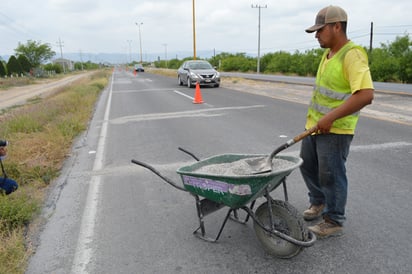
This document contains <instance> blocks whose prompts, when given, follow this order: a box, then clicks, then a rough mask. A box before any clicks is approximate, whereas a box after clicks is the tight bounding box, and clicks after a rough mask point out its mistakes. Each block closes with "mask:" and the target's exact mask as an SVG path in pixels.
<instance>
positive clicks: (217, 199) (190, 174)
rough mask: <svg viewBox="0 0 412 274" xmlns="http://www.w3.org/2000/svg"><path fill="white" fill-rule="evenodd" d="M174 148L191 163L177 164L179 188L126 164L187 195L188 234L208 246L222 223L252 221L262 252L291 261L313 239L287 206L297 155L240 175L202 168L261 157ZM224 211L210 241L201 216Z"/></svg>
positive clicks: (223, 225) (169, 181) (297, 162)
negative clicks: (192, 212)
mask: <svg viewBox="0 0 412 274" xmlns="http://www.w3.org/2000/svg"><path fill="white" fill-rule="evenodd" d="M179 150H181V151H183V152H185V153H187V154H189V155H190V156H192V157H193V158H194V159H195V160H196V161H197V162H195V163H194V164H191V165H187V166H183V167H181V168H179V169H178V170H177V171H176V172H177V173H178V174H179V175H180V177H181V179H182V183H183V187H182V186H181V185H179V184H176V183H175V182H173V181H172V180H170V179H169V178H167V177H165V176H164V175H162V174H161V173H160V172H159V171H158V170H156V169H155V168H154V167H153V166H151V165H149V164H147V163H144V162H141V161H138V160H134V159H133V160H132V163H134V164H137V165H140V166H142V167H145V168H147V169H149V170H150V171H152V172H153V173H155V174H156V175H158V176H159V177H160V178H162V179H163V180H164V181H165V182H167V183H168V184H170V185H172V186H173V187H175V188H177V189H179V190H182V191H186V192H189V194H191V195H192V196H194V198H195V202H196V210H197V216H198V219H199V227H198V228H197V229H196V230H195V231H194V232H193V234H194V235H196V236H197V237H199V238H200V239H202V240H205V241H208V242H216V241H218V239H219V237H220V235H221V233H222V231H223V228H224V227H225V225H226V223H227V221H228V219H231V220H234V221H236V222H238V223H242V224H246V223H247V222H248V220H249V219H250V218H252V219H253V227H254V230H255V234H256V237H257V239H258V241H259V242H260V244H261V245H262V246H263V249H264V250H265V251H266V252H267V253H269V254H270V255H272V256H275V257H278V258H292V257H294V256H296V255H297V254H299V253H300V251H301V250H302V249H303V248H304V247H309V246H312V245H313V244H314V243H315V241H316V236H315V234H313V233H312V232H311V231H310V230H308V229H306V226H305V224H304V221H303V218H302V217H301V216H300V215H299V214H298V211H297V210H296V209H295V208H294V207H293V206H292V205H291V204H290V203H289V202H288V192H287V187H286V177H287V176H288V175H289V174H290V173H291V172H292V171H293V170H294V169H296V168H297V167H299V166H300V165H301V164H302V162H303V160H302V159H301V158H298V157H293V156H286V155H278V156H276V157H275V160H276V159H278V160H282V161H287V162H288V163H289V164H288V165H287V166H284V167H280V168H276V167H274V169H273V170H271V171H270V172H267V173H261V174H250V173H248V172H246V174H244V175H242V174H241V175H238V174H221V173H213V172H205V168H207V167H213V166H219V165H224V166H230V165H232V164H233V165H235V163H239V162H241V161H245V160H247V159H248V160H250V159H254V158H256V157H262V156H265V155H257V154H221V155H216V156H212V157H209V158H206V159H204V160H199V159H198V158H197V157H196V156H195V155H194V154H193V153H191V152H189V151H187V150H185V149H183V148H180V147H179ZM280 185H282V186H283V194H284V200H274V199H273V198H272V197H271V196H270V192H271V191H273V190H274V189H276V188H277V187H278V186H280ZM262 197H263V198H265V202H263V203H262V204H260V205H259V206H258V208H257V209H256V210H254V207H255V205H256V201H257V199H258V198H262ZM224 207H228V208H229V209H228V211H227V214H226V216H225V218H224V220H223V223H222V225H221V226H220V229H219V231H218V233H217V235H216V236H215V237H210V236H209V235H208V234H207V233H206V227H205V222H204V218H205V217H206V216H207V215H209V214H211V213H213V212H216V211H217V210H219V209H222V208H224ZM239 210H243V211H244V212H245V213H246V217H245V218H244V219H243V220H241V219H240V218H239V214H238V211H239Z"/></svg>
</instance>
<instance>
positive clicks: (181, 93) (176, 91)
mask: <svg viewBox="0 0 412 274" xmlns="http://www.w3.org/2000/svg"><path fill="white" fill-rule="evenodd" d="M173 92H175V93H177V94H179V95H182V96H184V97H186V98H189V99H190V100H194V99H195V98H194V97H191V96H189V95H187V94H184V93H183V92H180V91H178V90H174V91H173Z"/></svg>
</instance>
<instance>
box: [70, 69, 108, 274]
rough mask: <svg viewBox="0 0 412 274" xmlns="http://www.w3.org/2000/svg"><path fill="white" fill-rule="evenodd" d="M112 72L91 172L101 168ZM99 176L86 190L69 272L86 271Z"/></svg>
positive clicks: (96, 203) (96, 204)
mask: <svg viewBox="0 0 412 274" xmlns="http://www.w3.org/2000/svg"><path fill="white" fill-rule="evenodd" d="M113 81H114V74H112V80H111V85H110V90H109V97H108V100H107V104H106V110H105V113H104V119H103V123H102V127H101V130H100V135H99V136H100V137H99V141H98V145H97V150H96V158H95V160H94V164H93V172H98V171H100V170H101V169H102V168H103V157H104V148H105V143H106V136H107V127H108V124H109V115H110V105H111V101H112V91H113ZM100 183H101V176H100V175H94V176H92V178H91V180H90V184H89V189H88V192H87V199H86V204H85V207H84V211H83V217H82V221H81V225H80V232H79V237H78V240H77V246H76V251H75V254H74V260H73V265H72V269H71V272H72V273H76V274H77V273H87V271H86V267H87V265H88V263H89V262H90V261H91V258H92V251H93V250H92V246H91V243H92V242H93V238H94V227H95V222H96V214H97V208H98V202H99V192H100Z"/></svg>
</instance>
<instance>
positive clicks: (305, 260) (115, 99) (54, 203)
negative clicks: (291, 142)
mask: <svg viewBox="0 0 412 274" xmlns="http://www.w3.org/2000/svg"><path fill="white" fill-rule="evenodd" d="M201 91H202V97H203V100H204V102H205V103H204V104H193V103H192V101H193V95H194V89H188V88H186V87H179V86H177V85H176V81H175V79H171V78H167V77H162V76H159V75H154V74H149V73H139V74H138V75H136V76H135V75H133V74H132V73H129V72H125V71H118V70H116V71H115V73H114V76H113V79H112V82H111V85H110V87H109V88H108V89H107V90H106V91H105V92H104V93H103V95H102V97H101V100H100V101H99V104H98V106H97V109H96V113H95V115H94V117H93V120H92V121H91V124H90V128H89V130H88V131H87V132H86V133H85V136H83V138H81V139H80V140H79V142H78V144H77V145H76V146H75V147H74V151H73V157H71V158H70V159H69V160H68V163H67V164H66V165H65V168H64V170H63V172H62V175H61V178H59V180H58V182H56V183H55V187H54V189H53V190H52V191H51V195H50V198H49V200H48V202H47V204H46V207H45V209H44V212H43V216H44V218H45V220H46V221H47V222H46V224H45V225H44V227H43V228H42V233H41V234H40V235H39V236H38V238H37V241H35V242H34V244H35V246H37V250H36V253H35V254H34V256H33V257H32V259H31V261H30V265H29V268H28V271H27V273H278V272H279V273H302V272H306V273H331V272H333V273H406V272H410V270H411V267H410V263H409V258H410V257H411V256H412V251H411V250H410V246H411V240H410V237H409V230H410V229H409V228H410V226H411V220H412V213H411V211H410V206H409V205H410V203H409V200H410V193H411V187H410V176H411V173H410V166H411V155H412V140H411V138H410V136H412V127H411V126H410V125H405V124H402V123H394V122H386V121H382V120H377V119H373V118H370V117H361V120H360V124H359V129H358V132H357V135H356V136H355V139H354V142H353V147H352V149H351V153H350V156H349V162H348V171H349V173H348V175H349V178H350V188H349V189H350V190H349V191H350V193H349V198H348V207H347V214H348V221H347V223H346V225H345V235H344V236H343V237H339V238H332V239H327V240H321V241H318V242H317V243H316V244H315V245H314V246H313V247H310V248H308V249H305V250H303V252H302V253H301V254H299V255H298V256H297V257H295V258H293V259H291V260H281V259H276V258H272V257H270V256H268V255H267V254H265V253H264V251H263V249H262V248H261V246H260V244H259V243H258V242H257V239H256V237H255V235H254V231H253V225H252V223H248V224H246V225H239V224H237V223H233V222H229V223H228V225H227V227H226V228H225V230H224V231H223V234H222V236H221V239H220V241H219V242H218V243H216V244H211V243H206V242H203V241H201V240H199V239H197V238H196V237H194V236H193V235H192V232H193V230H195V229H196V228H197V225H198V223H197V222H198V221H197V218H196V214H195V203H194V199H193V197H191V196H190V195H188V194H187V193H185V192H181V191H179V190H176V189H174V188H172V187H171V186H169V185H167V184H166V183H164V182H163V181H162V180H161V179H160V178H158V177H157V176H156V175H154V174H152V173H151V172H149V171H148V170H146V169H143V168H141V167H139V166H135V165H133V164H131V163H130V160H131V159H133V158H135V159H138V160H142V161H145V162H147V163H150V164H152V165H153V166H155V167H156V168H157V169H158V170H159V171H160V172H162V173H163V174H164V175H166V176H168V177H169V178H171V179H172V180H174V181H175V182H177V183H179V182H180V178H179V177H178V176H177V174H176V173H175V170H176V169H177V168H179V167H181V166H183V165H186V164H190V163H193V159H192V158H191V157H189V156H188V155H186V154H184V153H182V152H180V151H179V150H177V147H179V146H182V147H184V148H186V149H188V150H190V151H192V152H193V153H195V154H196V155H197V156H198V157H200V158H205V157H208V156H212V155H216V154H221V153H229V152H234V153H269V152H270V151H271V150H272V149H274V148H275V147H277V146H278V145H280V144H282V143H283V142H284V141H285V138H287V137H291V136H294V135H296V134H297V133H300V132H301V131H302V130H303V125H304V117H305V113H306V105H304V104H302V103H294V102H292V101H290V100H280V99H276V98H270V97H267V96H260V95H255V94H251V93H244V92H239V91H235V90H231V89H228V88H202V89H201ZM298 150H299V145H298V144H297V145H295V146H294V147H292V148H289V149H288V150H287V151H285V153H288V154H291V155H295V156H296V155H298ZM288 187H289V201H290V202H291V204H292V205H293V206H295V207H296V208H297V209H298V210H299V211H303V210H304V209H305V208H306V207H307V206H308V204H307V203H308V202H307V197H306V192H307V191H306V188H305V187H304V185H303V182H302V179H301V177H300V174H299V171H298V170H296V171H294V172H292V174H291V175H290V176H289V177H288ZM282 194H283V193H282V191H281V190H275V191H274V192H273V196H274V197H275V198H276V199H282V198H283V195H282ZM224 214H225V212H224V211H223V210H222V211H219V212H217V213H216V214H213V215H209V216H207V224H206V225H207V228H208V229H210V233H212V234H213V233H216V232H217V231H216V230H217V226H218V225H219V224H220V222H221V221H222V220H223V219H222V218H223V216H224Z"/></svg>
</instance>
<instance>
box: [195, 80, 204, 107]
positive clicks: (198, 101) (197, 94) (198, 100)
mask: <svg viewBox="0 0 412 274" xmlns="http://www.w3.org/2000/svg"><path fill="white" fill-rule="evenodd" d="M193 104H203V99H202V93H201V92H200V85H199V82H196V91H195V98H194V100H193Z"/></svg>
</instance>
